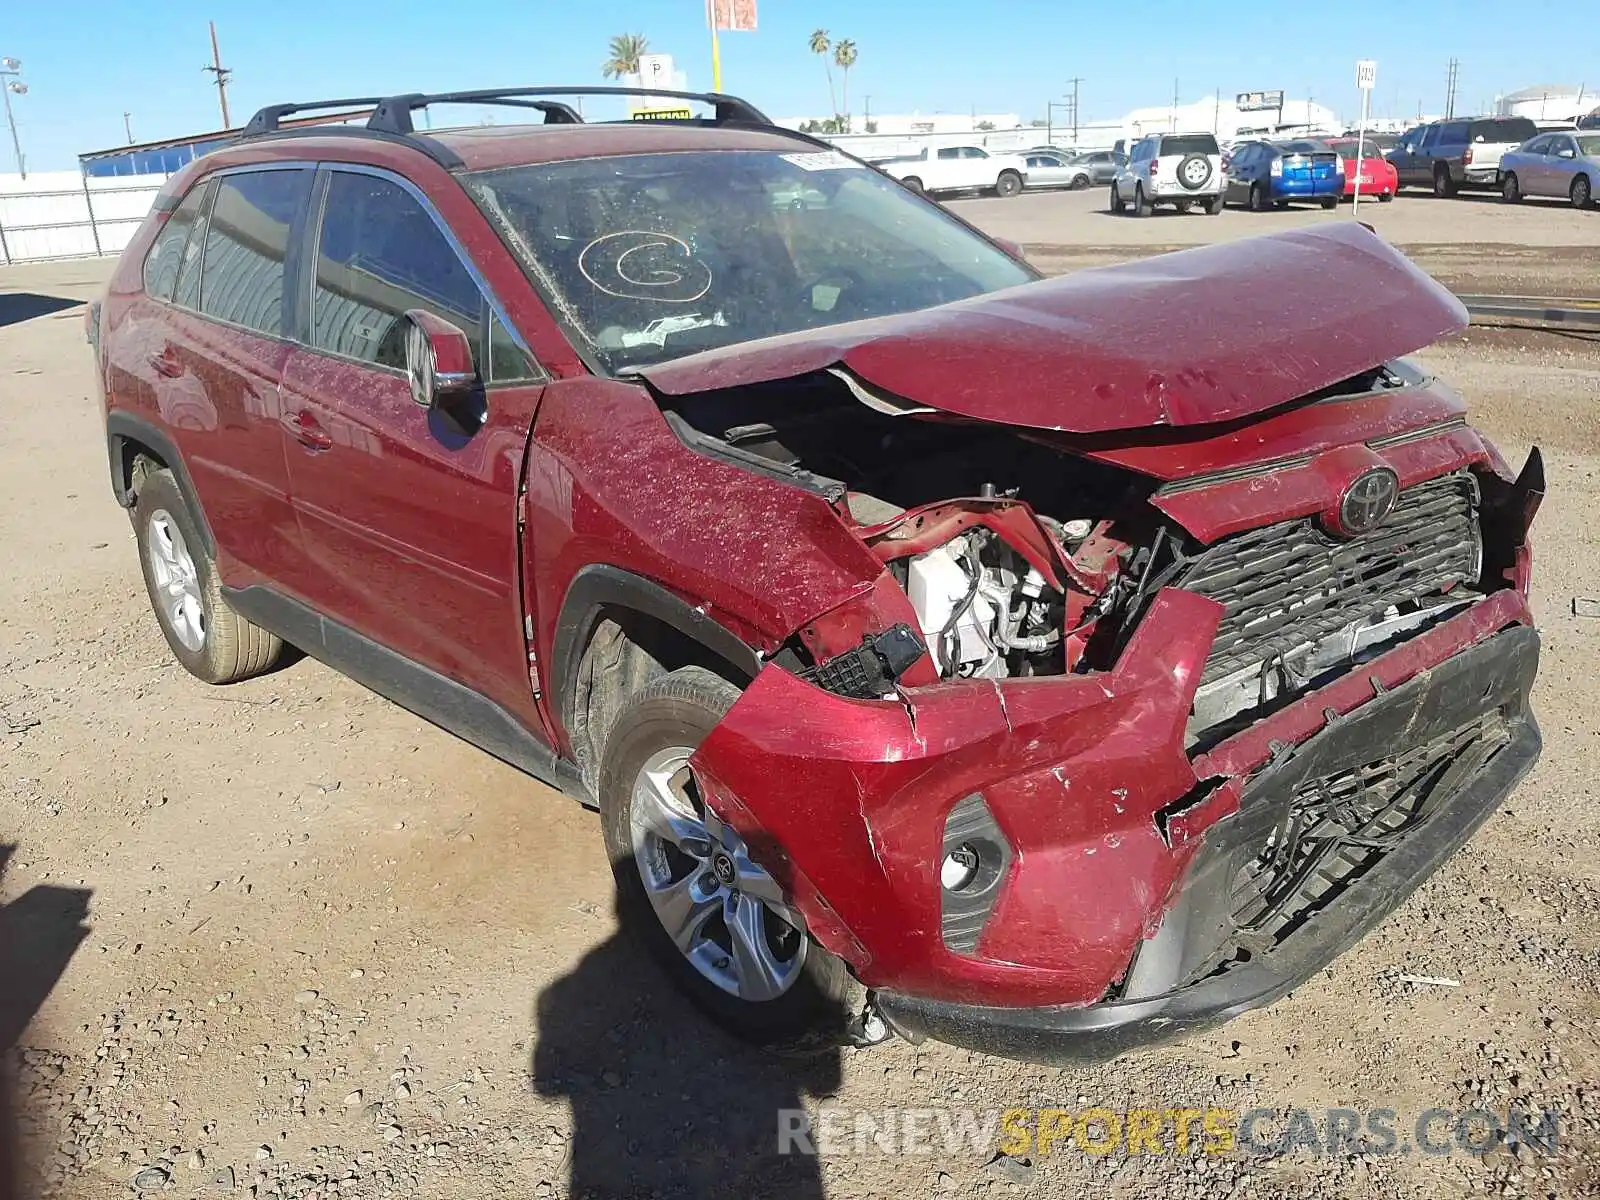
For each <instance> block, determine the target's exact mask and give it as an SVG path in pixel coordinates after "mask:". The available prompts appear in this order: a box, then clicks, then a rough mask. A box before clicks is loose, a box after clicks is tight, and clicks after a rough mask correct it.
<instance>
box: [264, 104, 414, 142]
mask: <svg viewBox="0 0 1600 1200" xmlns="http://www.w3.org/2000/svg"><path fill="white" fill-rule="evenodd" d="M382 103H383V97H382V96H357V97H355V98H353V99H349V100H315V101H312V102H311V103H309V104H269V105H267V106H266V107H265V108H262V109H257V110H256V115H255V116H253V117H251V118H250V120H249V121H247V122H246V123H245V127H244V128H243V129H241V130H240V131H239V136H240V137H256V136H257V135H259V134H263V133H277V132H278V122H280V121H282V120H283V118H284V117H288V116H293V115H294V114H295V113H301V112H311V111H312V110H314V109H324V108H372V107H374V106H376V105H379V104H382Z"/></svg>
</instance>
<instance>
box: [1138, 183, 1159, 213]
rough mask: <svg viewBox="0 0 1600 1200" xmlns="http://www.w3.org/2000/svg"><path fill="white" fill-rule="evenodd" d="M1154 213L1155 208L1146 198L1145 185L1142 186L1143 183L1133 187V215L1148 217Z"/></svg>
mask: <svg viewBox="0 0 1600 1200" xmlns="http://www.w3.org/2000/svg"><path fill="white" fill-rule="evenodd" d="M1153 211H1154V206H1153V205H1152V204H1151V203H1150V201H1149V200H1147V199H1146V198H1145V194H1144V184H1142V183H1136V184H1134V185H1133V215H1134V216H1136V217H1148V216H1149V215H1150V214H1151V213H1152V212H1153Z"/></svg>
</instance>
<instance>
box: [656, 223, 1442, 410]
mask: <svg viewBox="0 0 1600 1200" xmlns="http://www.w3.org/2000/svg"><path fill="white" fill-rule="evenodd" d="M1466 323H1467V314H1466V310H1465V309H1464V308H1463V307H1462V306H1461V303H1460V301H1458V300H1456V298H1455V297H1454V296H1452V295H1451V294H1450V293H1449V292H1447V291H1446V290H1445V289H1444V288H1443V287H1441V286H1440V285H1439V284H1438V283H1436V282H1435V281H1434V280H1432V279H1431V278H1429V277H1428V276H1427V275H1426V274H1424V273H1423V272H1422V271H1421V270H1419V269H1418V268H1417V267H1416V266H1414V265H1413V264H1412V263H1411V262H1410V260H1408V259H1407V258H1406V257H1405V256H1404V255H1403V254H1401V253H1400V252H1399V251H1398V250H1396V249H1395V248H1394V247H1392V246H1390V245H1389V244H1388V243H1387V242H1385V241H1384V240H1383V239H1382V238H1380V237H1378V236H1377V235H1376V234H1374V233H1372V232H1371V231H1370V230H1368V229H1367V228H1365V227H1364V226H1362V225H1359V224H1357V223H1355V222H1354V221H1339V222H1329V223H1328V224H1326V225H1321V226H1317V227H1315V228H1310V229H1296V230H1288V231H1285V232H1282V233H1274V234H1268V235H1266V236H1264V237H1254V238H1248V239H1245V240H1242V241H1237V242H1228V243H1224V244H1222V245H1216V246H1202V247H1199V248H1197V249H1194V250H1182V251H1179V252H1177V253H1174V254H1163V255H1159V256H1157V257H1154V258H1148V259H1144V260H1142V261H1139V262H1133V263H1128V264H1125V265H1122V266H1115V267H1100V268H1095V269H1092V270H1086V271H1079V272H1077V273H1075V274H1072V275H1068V276H1065V277H1063V278H1059V279H1048V280H1043V281H1041V282H1038V283H1031V284H1025V285H1023V286H1021V287H1015V288H1008V289H1006V290H1005V291H1001V292H993V293H990V294H988V295H985V296H978V297H974V298H973V299H971V300H963V301H960V302H958V303H955V304H947V305H941V306H940V307H938V308H930V309H925V310H923V311H921V312H913V313H905V314H903V315H900V316H892V317H878V318H875V319H873V320H868V321H856V322H852V323H850V324H845V325H834V326H830V327H827V328H823V329H816V330H807V331H804V332H801V333H792V334H786V335H784V336H782V337H776V338H768V339H764V340H762V341H757V342H747V343H744V344H742V345H737V346H729V347H726V348H724V349H720V350H712V351H707V352H706V353H703V354H695V355H691V356H689V357H686V358H680V359H675V360H673V361H671V362H665V363H661V364H659V365H656V366H652V367H645V368H642V369H641V370H640V371H639V374H641V375H642V376H643V377H644V378H645V379H646V380H647V381H648V382H649V383H650V385H651V386H652V387H654V388H656V389H657V390H658V391H660V392H662V393H665V394H667V395H670V396H678V395H686V394H689V393H692V392H703V391H712V390H716V389H719V388H730V387H741V386H747V385H750V384H755V383H764V382H769V381H772V380H778V379H785V378H791V377H794V376H798V375H804V374H808V373H810V372H813V371H821V370H826V369H829V368H835V369H842V370H844V371H845V372H848V373H849V374H851V375H853V376H855V377H856V378H857V379H858V380H860V381H861V382H862V383H864V384H865V385H866V386H867V387H869V388H871V389H873V390H875V391H879V392H883V393H887V394H888V395H890V396H892V397H894V398H896V399H897V400H899V401H902V402H905V403H906V404H908V405H910V406H926V407H928V408H934V409H939V410H941V411H943V412H947V413H953V414H957V415H959V416H964V417H974V418H977V419H980V420H985V421H994V422H1000V423H1004V424H1009V425H1024V426H1031V427H1033V428H1038V429H1058V430H1063V431H1066V432H1070V433H1101V432H1106V431H1109V430H1117V429H1135V428H1140V427H1145V426H1151V425H1174V426H1176V425H1202V424H1207V423H1210V422H1215V421H1227V420H1232V419H1235V418H1238V417H1243V416H1248V415H1250V414H1252V413H1259V412H1263V411H1265V410H1267V409H1270V408H1274V407H1276V406H1278V405H1280V404H1284V403H1287V402H1288V401H1290V400H1295V399H1298V398H1299V397H1301V396H1304V395H1306V394H1307V393H1310V392H1315V391H1317V390H1319V389H1321V388H1324V387H1327V386H1329V385H1330V384H1334V383H1337V382H1339V381H1340V380H1342V379H1348V378H1349V377H1351V376H1352V375H1356V374H1359V373H1360V372H1362V371H1365V370H1368V369H1370V368H1372V367H1375V366H1377V365H1378V364H1380V363H1383V362H1386V361H1388V360H1389V359H1392V358H1396V357H1398V356H1400V355H1403V354H1409V353H1411V352H1412V351H1415V350H1419V349H1421V348H1422V347H1424V346H1427V345H1430V344H1432V343H1433V342H1436V341H1438V340H1439V339H1440V338H1443V337H1446V336H1448V335H1450V334H1453V333H1456V332H1459V331H1460V330H1461V329H1462V328H1464V327H1465V326H1466Z"/></svg>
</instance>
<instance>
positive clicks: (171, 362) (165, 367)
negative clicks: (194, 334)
mask: <svg viewBox="0 0 1600 1200" xmlns="http://www.w3.org/2000/svg"><path fill="white" fill-rule="evenodd" d="M150 365H151V367H153V368H154V369H155V373H156V374H157V375H164V376H165V377H166V378H168V379H176V378H178V376H180V375H182V374H183V364H182V363H180V362H179V361H178V360H177V358H176V356H174V354H173V353H172V347H171V346H167V347H164V348H163V349H161V350H159V351H157V352H156V353H154V354H152V355H151V356H150Z"/></svg>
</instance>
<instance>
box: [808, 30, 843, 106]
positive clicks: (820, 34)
mask: <svg viewBox="0 0 1600 1200" xmlns="http://www.w3.org/2000/svg"><path fill="white" fill-rule="evenodd" d="M810 45H811V53H813V54H820V55H822V66H823V69H824V70H826V71H827V72H828V106H829V107H830V108H831V109H833V113H834V115H835V116H837V115H838V114H839V103H838V101H836V100H835V99H834V98H833V62H832V60H831V59H829V57H828V51H829V50H832V49H833V43H832V42H830V41H829V40H828V31H827V30H826V29H819V30H817V31H816V32H815V33H813V34H812V35H811V43H810Z"/></svg>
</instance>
